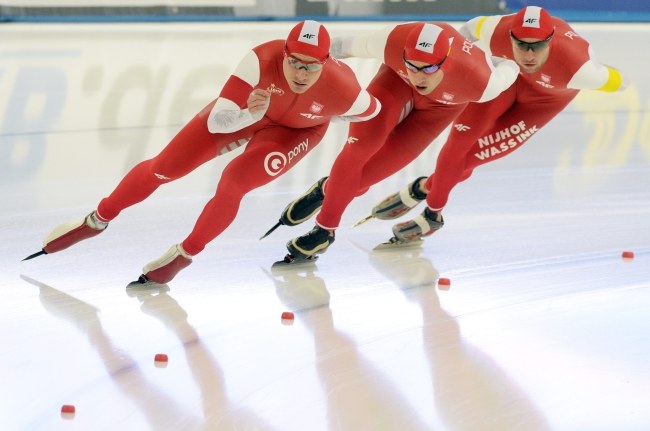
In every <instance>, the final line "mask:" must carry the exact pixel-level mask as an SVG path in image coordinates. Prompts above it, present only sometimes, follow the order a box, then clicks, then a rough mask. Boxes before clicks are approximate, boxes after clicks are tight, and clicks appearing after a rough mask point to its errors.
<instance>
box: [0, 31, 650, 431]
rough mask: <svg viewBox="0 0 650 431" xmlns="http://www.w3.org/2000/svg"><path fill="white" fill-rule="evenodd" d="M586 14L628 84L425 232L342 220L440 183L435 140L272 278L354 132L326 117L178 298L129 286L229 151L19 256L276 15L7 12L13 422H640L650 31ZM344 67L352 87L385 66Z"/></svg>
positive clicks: (529, 148) (216, 77)
mask: <svg viewBox="0 0 650 431" xmlns="http://www.w3.org/2000/svg"><path fill="white" fill-rule="evenodd" d="M377 25H380V24H379V23H375V24H358V23H356V24H355V23H342V24H331V25H330V26H329V27H330V31H331V33H333V34H334V33H341V34H342V33H344V32H349V31H353V29H358V28H359V27H361V26H367V27H369V28H370V27H372V26H377ZM575 27H576V29H577V30H578V32H580V33H581V34H582V35H583V36H585V37H586V38H587V39H588V40H590V41H591V42H592V45H593V46H594V49H595V50H596V52H597V53H599V56H598V58H599V59H601V61H603V62H604V63H608V64H612V65H614V66H617V67H619V68H620V69H622V70H623V71H624V73H626V74H627V75H628V76H629V77H630V78H631V80H632V81H633V85H632V86H631V87H630V89H628V90H627V91H626V92H624V93H621V94H598V93H595V92H584V93H582V94H580V95H579V96H578V98H576V100H575V101H574V102H573V103H572V104H571V105H570V106H569V107H568V108H567V109H566V110H565V111H564V112H563V113H562V114H561V115H559V116H558V117H557V118H556V119H555V120H554V121H553V122H551V123H550V125H548V126H547V127H546V128H545V129H543V130H542V131H541V132H539V133H538V134H537V136H535V137H534V138H533V139H532V140H531V141H530V142H529V143H527V145H526V146H524V147H523V148H521V149H520V150H518V151H517V152H515V153H513V154H512V155H510V156H508V157H506V158H505V159H502V160H500V161H497V162H495V163H492V164H488V165H486V166H483V167H481V168H478V169H477V170H476V172H475V173H474V175H473V177H471V178H470V179H469V180H468V181H466V182H465V183H463V184H461V185H460V186H459V187H458V188H457V189H456V190H455V191H454V193H453V194H452V197H451V200H450V203H449V205H448V206H447V208H446V209H445V213H444V215H445V221H446V224H445V227H444V229H443V230H441V231H440V232H437V233H436V234H435V235H434V236H433V237H431V238H428V239H427V240H426V242H425V243H424V245H423V246H422V247H420V248H413V249H402V250H393V251H387V252H377V251H373V247H374V246H375V245H376V244H378V243H380V242H382V241H385V240H386V239H388V238H389V237H390V235H391V233H390V228H391V226H392V224H393V223H392V222H381V221H376V220H375V221H370V222H368V223H365V224H363V225H361V226H359V227H356V228H351V227H350V226H351V225H352V224H353V223H354V222H355V221H356V220H358V219H360V218H362V217H364V216H365V215H366V214H367V213H368V212H369V211H370V209H371V208H372V206H373V205H374V204H375V203H376V202H378V201H379V200H381V199H382V198H383V197H385V195H387V194H389V193H392V192H394V191H397V190H399V189H400V188H401V187H403V186H404V185H405V184H406V183H408V182H409V181H411V180H412V179H414V178H415V177H417V176H419V175H427V174H429V173H430V171H431V169H432V168H433V166H434V165H435V157H436V154H437V149H438V148H439V145H440V142H434V144H432V146H431V148H430V149H429V150H427V151H426V152H425V153H424V154H423V155H422V156H421V157H420V158H419V159H418V160H417V161H415V162H414V163H413V164H412V165H409V166H408V167H407V168H405V169H404V170H403V171H402V172H400V173H398V174H396V175H395V176H393V177H390V178H388V179H387V180H385V181H384V182H382V183H380V184H378V185H376V186H375V187H373V188H372V189H371V190H370V191H369V192H368V193H367V194H366V195H364V196H362V197H360V198H358V199H357V200H355V201H354V202H353V203H352V205H351V206H350V207H349V208H348V211H347V212H346V213H345V215H344V218H343V223H342V227H341V228H340V229H339V230H338V231H337V239H336V242H335V243H334V245H333V246H332V247H331V248H330V250H329V251H328V253H327V254H325V255H323V256H322V257H321V258H320V259H319V260H318V262H316V263H315V264H313V265H311V266H305V267H296V268H290V269H286V270H281V271H275V270H272V269H271V264H272V263H273V262H274V261H275V260H278V259H280V258H282V257H283V256H284V254H285V247H284V244H285V243H286V241H287V240H288V239H290V238H292V237H294V236H297V235H299V234H302V233H304V232H306V231H307V230H308V229H310V228H311V226H312V223H311V222H308V223H306V224H304V225H301V226H298V227H294V228H288V227H281V228H279V229H278V230H277V231H276V232H274V233H273V234H272V235H271V236H269V237H268V238H266V239H264V240H262V241H260V240H258V238H259V237H260V236H261V235H262V234H263V233H264V232H265V231H266V230H267V229H268V228H269V227H271V226H272V225H273V224H274V223H275V222H276V221H277V218H278V216H279V214H280V212H281V211H282V209H283V208H284V207H285V205H286V204H287V203H288V202H289V201H290V200H291V199H292V198H293V197H295V196H297V195H298V194H300V193H302V192H303V191H304V190H305V189H306V188H307V187H308V186H309V185H310V184H311V183H312V182H314V181H315V180H317V179H318V178H320V177H321V176H324V175H326V174H327V173H328V171H329V167H330V166H331V163H332V161H333V158H334V156H335V154H336V152H337V151H338V150H339V149H340V147H341V146H342V144H343V142H344V140H345V129H344V125H336V126H333V127H332V129H331V130H330V131H329V132H328V135H327V136H326V138H325V140H324V141H323V142H322V143H321V144H320V146H319V147H317V148H316V149H315V150H313V153H312V154H310V155H309V156H308V157H307V158H306V159H305V160H304V161H302V162H301V163H300V164H299V165H298V166H296V167H295V168H294V169H292V170H291V171H289V172H288V173H287V174H286V175H284V176H283V177H281V178H279V179H278V180H277V181H276V182H274V183H272V184H269V185H268V186H265V187H263V188H260V189H258V190H256V191H254V192H253V193H251V194H250V195H248V196H247V197H246V198H245V200H244V201H243V203H242V207H241V210H240V213H239V216H238V218H237V219H236V220H235V222H234V223H233V224H232V225H231V226H230V227H229V229H228V230H227V231H226V232H224V234H223V235H222V236H220V237H219V238H217V239H216V240H215V241H214V242H212V243H211V244H210V245H209V246H208V247H207V248H206V250H205V251H204V252H203V253H201V254H200V255H198V256H196V257H195V258H194V263H193V264H192V265H191V266H190V267H188V268H187V269H185V270H184V271H182V272H181V273H180V274H179V275H178V276H177V277H176V279H174V280H173V281H172V282H171V283H170V284H169V288H168V289H157V290H156V289H153V290H152V289H149V290H147V289H130V290H127V289H126V288H125V286H126V284H127V283H128V282H129V281H132V280H133V279H135V278H136V277H137V276H138V275H139V274H140V272H141V268H142V266H143V265H144V264H145V263H147V262H149V261H150V260H152V259H155V258H157V257H159V256H160V255H161V254H162V253H164V252H165V251H166V250H167V248H168V247H169V246H170V245H172V244H174V243H177V242H179V241H181V240H182V239H183V238H185V236H186V235H187V233H188V232H189V230H190V229H191V228H192V226H193V224H194V220H195V219H196V217H197V215H198V213H199V212H200V210H201V209H202V207H203V205H204V204H205V202H206V201H207V200H208V199H209V198H210V196H211V194H212V192H213V190H214V187H215V185H216V182H217V180H218V178H219V172H220V169H221V168H222V167H223V166H224V165H225V164H226V163H227V162H228V161H229V160H231V159H232V157H234V156H235V155H236V154H238V151H240V150H236V151H234V152H233V153H230V154H227V155H225V156H222V157H220V158H218V159H217V160H215V161H214V162H211V163H208V164H207V165H205V166H203V167H202V168H200V169H199V170H197V171H195V172H194V173H192V174H190V175H189V176H187V177H185V178H183V179H180V180H178V181H176V182H175V183H173V184H170V185H168V186H167V187H165V188H161V189H160V190H159V191H158V192H156V194H154V195H153V196H152V197H151V198H150V199H148V200H146V201H145V202H143V203H141V204H140V205H137V206H135V207H132V208H130V209H128V210H126V211H124V212H123V213H122V215H121V216H120V217H119V218H118V219H116V220H115V221H113V222H112V223H111V225H110V226H109V228H108V230H107V231H106V232H105V233H103V234H102V235H101V236H99V237H97V238H94V239H90V240H88V241H85V242H83V243H80V244H78V245H76V246H75V247H73V248H70V249H69V250H66V251H63V252H60V253H56V254H52V255H48V256H41V257H39V258H37V259H34V260H30V261H26V262H21V259H22V258H24V257H25V256H27V255H29V254H31V253H33V252H35V251H38V250H39V249H40V248H41V246H42V241H43V239H44V237H45V235H46V234H47V233H48V232H49V231H50V230H51V229H52V228H53V227H54V226H56V225H58V224H59V223H62V222H65V221H68V220H74V219H76V218H81V217H83V216H84V215H85V214H87V213H88V212H89V211H90V210H92V209H93V208H94V207H95V205H96V204H97V202H98V201H99V199H101V198H102V197H103V196H105V195H106V194H108V193H109V192H110V191H111V190H112V188H113V187H114V186H115V185H116V184H117V181H118V180H119V179H120V178H121V177H122V175H124V173H125V172H126V171H127V170H128V169H129V168H130V167H131V166H132V165H133V164H135V163H136V162H137V161H139V160H141V159H142V158H144V157H146V156H149V155H153V154H155V153H157V151H159V150H160V149H161V148H162V147H163V146H164V145H165V144H166V142H167V141H168V140H169V139H170V137H171V136H172V135H173V134H174V133H175V132H176V131H177V130H178V129H179V128H180V127H181V126H182V124H183V123H184V121H186V120H187V119H189V118H190V117H191V115H193V114H194V113H195V112H197V111H198V110H199V109H201V108H202V107H203V106H204V105H205V104H206V103H207V102H209V101H210V100H211V99H212V98H213V97H216V95H217V94H218V91H219V89H220V86H221V85H223V83H224V82H225V79H226V77H227V76H228V73H229V72H230V71H231V70H232V69H233V68H234V66H235V65H236V63H237V62H238V60H239V58H240V57H241V55H242V54H243V52H244V50H245V49H248V48H250V47H252V46H253V45H255V44H257V43H259V42H261V41H264V40H267V39H270V38H275V37H283V35H284V34H285V33H286V31H288V29H289V28H290V25H289V24H287V23H276V24H273V23H264V24H259V23H258V24H225V23H221V24H192V25H173V24H169V25H159V24H158V25H140V26H138V25H122V26H119V25H118V26H114V25H95V26H84V25H79V26H76V25H68V26H59V25H37V26H30V25H15V26H14V25H11V26H9V25H8V26H6V27H4V26H3V28H2V29H1V30H2V33H3V41H2V42H0V95H2V96H0V103H2V106H0V112H2V114H3V117H2V120H0V121H2V130H1V133H0V151H1V154H0V163H1V164H2V166H1V169H0V191H1V192H2V201H3V204H2V206H1V207H0V208H1V209H0V235H1V239H2V241H0V256H1V259H0V270H1V271H0V289H2V292H3V299H2V301H1V304H2V305H1V308H0V334H1V335H0V340H1V344H0V345H1V347H0V358H1V359H0V378H1V381H2V391H0V394H1V395H0V396H1V397H2V398H1V400H0V423H1V424H2V428H3V429H7V430H30V431H31V430H48V431H49V430H138V431H139V430H155V431H159V430H201V429H202V430H283V431H287V430H297V431H303V430H309V431H321V430H323V431H324V430H344V431H348V430H354V431H359V430H372V431H375V430H409V431H415V430H450V431H455V430H467V431H476V430H490V431H492V430H495V431H502V430H525V431H531V430H558V431H573V430H575V431H583V430H584V431H597V430H602V431H610V430H626V431H637V430H638V431H641V430H648V429H650V408H648V407H649V406H650V367H649V366H648V364H650V319H649V318H648V310H649V309H650V265H649V263H650V221H649V220H650V186H649V185H650V164H649V161H650V114H649V112H648V104H649V103H650V97H649V96H650V91H649V89H648V82H647V79H646V77H645V76H646V74H647V73H646V72H647V70H646V69H647V64H648V58H647V54H642V53H644V52H645V48H644V47H642V46H641V44H642V43H643V41H644V40H647V38H648V35H649V33H650V28H648V27H647V26H643V25H633V24H628V25H605V24H600V25H589V24H582V25H576V26H575ZM193 50H195V51H193ZM351 64H352V65H353V66H354V67H355V68H357V69H358V70H359V71H360V77H361V78H362V79H365V80H367V79H369V78H370V77H371V76H372V73H373V72H374V70H375V68H376V64H371V62H370V63H369V62H365V63H364V62H363V61H353V62H351ZM420 210H421V209H418V210H417V211H420ZM413 214H415V213H413ZM623 251H633V252H634V255H635V256H634V258H633V259H631V260H624V259H622V258H621V254H622V252H623ZM440 277H444V278H448V279H450V281H451V286H449V287H448V288H447V287H444V286H440V285H438V279H439V278H440ZM284 311H292V312H294V313H295V319H294V321H293V323H292V324H287V322H282V321H281V319H280V316H281V314H282V313H283V312H284ZM159 353H164V354H166V355H167V356H168V358H169V361H168V363H167V364H166V366H161V364H156V363H154V357H155V355H156V354H159ZM63 405H74V406H75V407H76V413H75V414H74V415H73V416H71V417H70V416H69V415H68V416H62V415H61V413H60V410H61V407H62V406H63Z"/></svg>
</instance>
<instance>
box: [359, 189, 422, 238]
mask: <svg viewBox="0 0 650 431" xmlns="http://www.w3.org/2000/svg"><path fill="white" fill-rule="evenodd" d="M426 178H427V177H419V178H417V179H416V180H415V181H413V182H411V183H409V185H407V186H406V187H405V188H403V189H402V190H400V191H399V192H397V193H393V194H392V195H390V196H388V197H387V198H386V199H384V200H383V201H381V202H379V203H378V204H377V205H375V206H374V208H373V209H372V212H371V213H370V215H368V216H367V217H365V218H362V219H361V220H359V221H358V222H356V223H355V224H354V225H352V227H355V226H359V225H360V224H363V223H365V222H367V221H368V220H370V219H373V218H376V219H379V220H393V219H396V218H399V217H401V216H403V215H404V214H406V213H407V212H409V211H411V210H412V209H413V208H415V207H416V206H417V205H418V204H419V203H420V202H422V201H423V200H424V199H426V197H427V194H426V193H425V192H423V191H422V190H421V189H420V181H421V180H423V179H426Z"/></svg>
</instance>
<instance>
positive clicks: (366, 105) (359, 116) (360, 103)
mask: <svg viewBox="0 0 650 431" xmlns="http://www.w3.org/2000/svg"><path fill="white" fill-rule="evenodd" d="M373 105H375V109H374V110H371V111H369V109H370V108H371V107H372V106H373ZM380 110H381V103H380V102H379V100H377V99H376V98H375V97H373V96H372V95H371V94H370V93H368V92H367V91H365V90H363V91H360V92H359V95H358V96H357V99H356V100H355V101H354V103H353V104H352V106H351V107H350V109H348V110H347V112H345V113H343V114H341V115H340V116H339V117H338V118H337V117H334V118H335V119H338V120H343V121H350V122H358V121H366V120H370V119H371V118H374V117H376V116H377V114H379V111H380ZM363 114H365V115H363Z"/></svg>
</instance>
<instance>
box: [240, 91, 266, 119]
mask: <svg viewBox="0 0 650 431" xmlns="http://www.w3.org/2000/svg"><path fill="white" fill-rule="evenodd" d="M270 101H271V93H270V92H269V91H266V90H262V89H261V88H256V89H255V90H253V91H251V94H250V95H249V96H248V101H247V102H246V104H247V106H248V112H250V114H251V116H252V117H253V119H254V120H255V121H258V120H260V119H261V118H262V117H263V116H264V114H265V113H266V110H267V109H268V108H269V102H270Z"/></svg>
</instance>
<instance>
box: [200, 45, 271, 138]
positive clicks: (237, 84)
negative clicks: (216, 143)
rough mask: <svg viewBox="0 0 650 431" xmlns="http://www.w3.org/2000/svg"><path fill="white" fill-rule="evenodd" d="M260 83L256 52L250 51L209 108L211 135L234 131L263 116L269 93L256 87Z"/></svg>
mask: <svg viewBox="0 0 650 431" xmlns="http://www.w3.org/2000/svg"><path fill="white" fill-rule="evenodd" d="M259 81H260V63H259V59H258V58H257V55H256V54H255V52H253V51H250V52H249V53H248V54H247V55H246V56H245V57H244V58H243V59H242V61H241V62H240V63H239V65H238V66H237V68H236V69H235V71H234V72H233V74H232V75H231V76H230V78H229V79H228V81H227V82H226V85H224V87H223V89H222V90H221V94H220V95H219V98H217V101H216V103H215V104H214V106H213V107H212V111H211V112H210V116H209V117H208V130H209V131H210V133H231V132H235V131H237V130H241V129H243V128H245V127H248V126H250V125H251V124H253V123H255V122H257V121H259V120H260V119H261V118H262V117H263V116H264V113H265V112H266V109H267V108H268V102H269V98H270V94H268V92H267V91H266V90H261V89H256V88H255V86H256V85H257V84H258V83H259ZM244 107H245V108H244ZM242 108H243V109H242Z"/></svg>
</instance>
